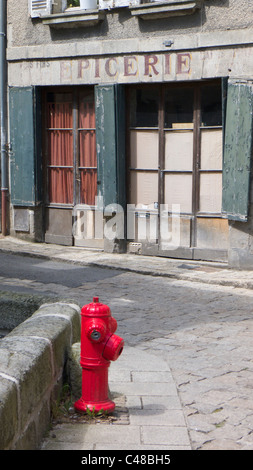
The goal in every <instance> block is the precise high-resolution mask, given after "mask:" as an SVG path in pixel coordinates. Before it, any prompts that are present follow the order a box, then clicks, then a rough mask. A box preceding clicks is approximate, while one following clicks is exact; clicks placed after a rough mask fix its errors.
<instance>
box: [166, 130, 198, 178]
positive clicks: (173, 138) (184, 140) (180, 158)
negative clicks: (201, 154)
mask: <svg viewBox="0 0 253 470" xmlns="http://www.w3.org/2000/svg"><path fill="white" fill-rule="evenodd" d="M192 160H193V132H192V131H173V132H171V131H167V132H166V133H165V169H166V170H171V171H173V170H176V171H178V170H181V171H192Z"/></svg>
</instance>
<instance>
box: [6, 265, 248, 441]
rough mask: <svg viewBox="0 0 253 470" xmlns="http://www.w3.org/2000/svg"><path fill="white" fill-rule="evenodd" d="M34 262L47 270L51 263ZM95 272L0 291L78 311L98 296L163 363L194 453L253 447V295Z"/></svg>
mask: <svg viewBox="0 0 253 470" xmlns="http://www.w3.org/2000/svg"><path fill="white" fill-rule="evenodd" d="M37 262H38V268H40V270H42V269H43V268H45V267H47V270H48V271H49V270H50V261H42V262H41V261H40V262H39V261H37ZM54 264H56V265H57V266H58V269H59V270H60V269H62V268H63V266H66V269H67V268H68V267H70V265H69V264H68V265H67V264H66V263H58V264H57V263H54ZM43 265H44V266H43ZM51 268H53V266H51ZM54 269H56V267H55V266H54ZM77 269H79V268H77ZM84 269H89V268H87V267H86V268H84ZM92 269H96V268H90V273H91V277H90V280H89V281H88V282H84V283H83V284H82V285H79V286H78V287H67V286H66V285H61V284H60V283H59V282H57V283H52V282H51V283H45V282H39V281H38V280H37V281H34V280H31V279H18V278H16V279H15V278H7V277H4V276H2V277H1V278H0V282H1V285H2V289H3V290H15V289H18V290H19V291H20V292H21V291H23V292H35V293H40V295H44V296H49V297H50V296H51V297H52V298H53V297H54V296H57V297H58V298H59V297H60V298H62V299H68V300H69V299H71V300H72V301H73V302H75V303H78V304H79V305H80V306H82V305H84V304H86V303H89V302H91V301H92V298H93V296H94V295H96V296H99V299H100V301H101V302H103V303H106V304H108V305H109V306H110V308H111V311H112V314H113V316H114V317H115V318H116V319H117V322H118V334H119V335H120V336H122V337H123V338H124V339H125V342H126V344H127V345H129V346H131V347H134V348H136V350H138V349H141V350H147V351H149V352H152V353H154V354H155V355H161V357H162V358H163V360H166V361H168V364H169V366H170V368H171V371H172V374H173V378H174V380H175V383H176V385H177V388H178V392H179V397H180V400H181V403H182V406H183V410H184V413H185V417H186V422H187V425H188V429H189V434H190V438H191V443H192V448H193V449H203V450H204V449H205V450H207V449H234V450H237V449H238V450H240V449H253V433H252V431H253V399H252V387H253V378H252V377H253V375H252V372H253V339H252V333H253V317H252V305H253V291H252V290H250V289H243V288H235V287H231V286H230V287H229V286H221V285H214V284H204V283H200V282H190V281H186V280H173V279H169V278H166V277H159V276H152V275H143V274H138V273H133V272H132V273H131V272H127V271H126V272H123V271H121V270H110V269H106V268H103V269H101V270H100V271H101V272H103V275H100V276H99V275H97V277H96V279H95V280H94V279H93V278H92V276H93V274H92V273H93V271H92ZM73 275H74V269H73Z"/></svg>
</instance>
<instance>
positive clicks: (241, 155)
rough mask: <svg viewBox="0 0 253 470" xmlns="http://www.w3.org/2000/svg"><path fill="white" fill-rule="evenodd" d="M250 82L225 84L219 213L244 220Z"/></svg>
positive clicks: (249, 150)
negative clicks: (220, 209) (225, 107)
mask: <svg viewBox="0 0 253 470" xmlns="http://www.w3.org/2000/svg"><path fill="white" fill-rule="evenodd" d="M252 97H253V94H252V84H249V83H246V82H231V83H228V90H227V110H226V127H225V145H224V156H223V194H222V212H223V213H225V214H226V215H227V217H228V219H229V220H238V221H247V217H248V207H249V190H250V171H251V156H252V111H253V108H252V102H253V100H252Z"/></svg>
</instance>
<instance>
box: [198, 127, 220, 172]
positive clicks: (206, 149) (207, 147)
mask: <svg viewBox="0 0 253 470" xmlns="http://www.w3.org/2000/svg"><path fill="white" fill-rule="evenodd" d="M201 169H202V170H222V129H201Z"/></svg>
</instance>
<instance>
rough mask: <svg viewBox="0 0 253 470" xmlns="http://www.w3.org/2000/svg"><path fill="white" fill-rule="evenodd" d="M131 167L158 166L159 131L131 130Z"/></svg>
mask: <svg viewBox="0 0 253 470" xmlns="http://www.w3.org/2000/svg"><path fill="white" fill-rule="evenodd" d="M130 166H131V168H158V131H136V130H132V131H131V132H130Z"/></svg>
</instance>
